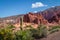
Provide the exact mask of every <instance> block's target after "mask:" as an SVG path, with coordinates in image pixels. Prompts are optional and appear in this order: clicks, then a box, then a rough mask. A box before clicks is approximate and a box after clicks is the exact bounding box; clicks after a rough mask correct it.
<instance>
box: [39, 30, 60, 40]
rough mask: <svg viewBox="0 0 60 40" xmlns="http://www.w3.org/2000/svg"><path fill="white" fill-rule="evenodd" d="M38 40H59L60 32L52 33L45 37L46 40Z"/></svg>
mask: <svg viewBox="0 0 60 40" xmlns="http://www.w3.org/2000/svg"><path fill="white" fill-rule="evenodd" d="M40 40H60V31H58V32H55V33H52V34H50V35H48V36H47V38H43V39H40Z"/></svg>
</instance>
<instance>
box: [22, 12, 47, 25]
mask: <svg viewBox="0 0 60 40" xmlns="http://www.w3.org/2000/svg"><path fill="white" fill-rule="evenodd" d="M23 19H24V22H29V23H35V24H46V23H47V20H45V19H44V17H43V16H42V15H41V14H40V15H36V14H34V13H31V12H29V13H28V14H26V15H24V18H23Z"/></svg>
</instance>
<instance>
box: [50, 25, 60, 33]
mask: <svg viewBox="0 0 60 40" xmlns="http://www.w3.org/2000/svg"><path fill="white" fill-rule="evenodd" d="M59 30H60V26H59V25H57V26H52V28H51V29H50V30H49V31H50V33H54V32H56V31H59Z"/></svg>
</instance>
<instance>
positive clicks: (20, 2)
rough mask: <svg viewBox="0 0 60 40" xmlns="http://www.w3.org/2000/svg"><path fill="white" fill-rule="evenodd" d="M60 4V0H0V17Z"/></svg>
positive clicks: (40, 9)
mask: <svg viewBox="0 0 60 40" xmlns="http://www.w3.org/2000/svg"><path fill="white" fill-rule="evenodd" d="M54 6H60V0H0V17H7V16H12V15H18V14H25V13H28V12H37V11H42V10H45V9H47V8H50V7H54Z"/></svg>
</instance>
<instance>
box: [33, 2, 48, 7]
mask: <svg viewBox="0 0 60 40" xmlns="http://www.w3.org/2000/svg"><path fill="white" fill-rule="evenodd" d="M43 6H47V5H45V4H43V3H41V2H36V3H33V4H32V8H38V7H43Z"/></svg>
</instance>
